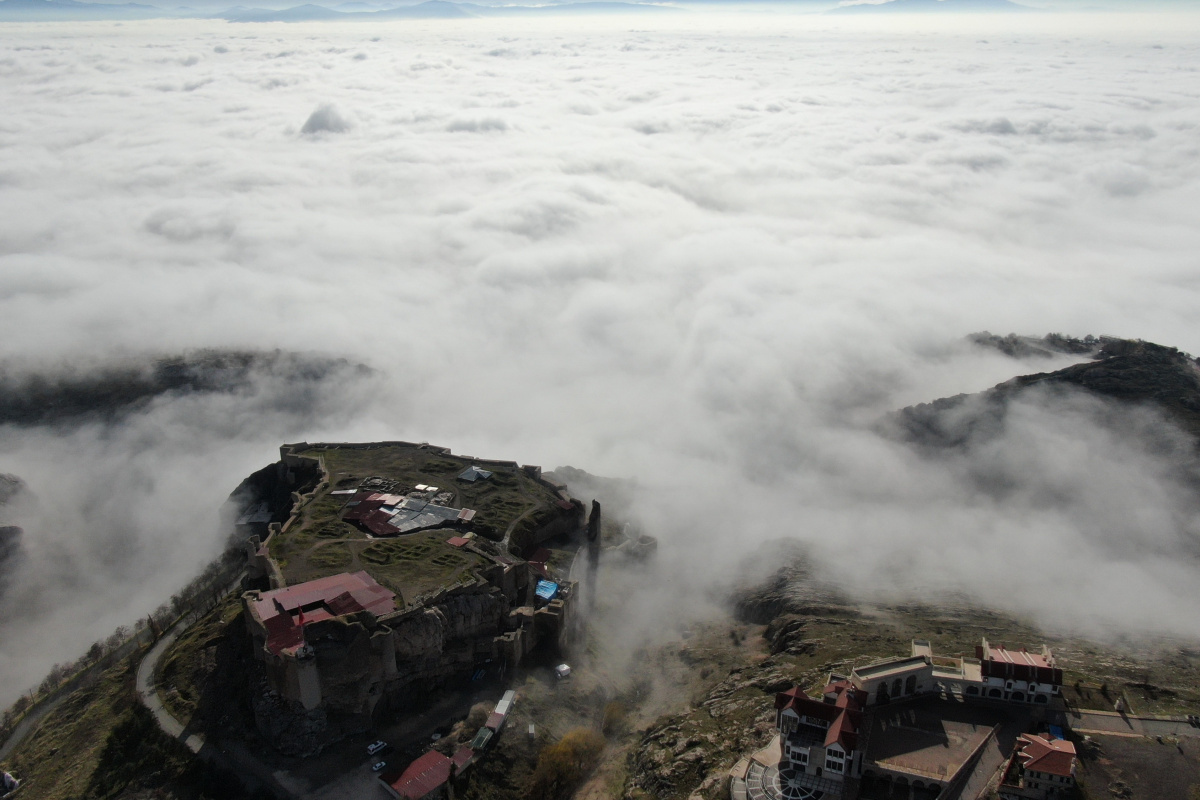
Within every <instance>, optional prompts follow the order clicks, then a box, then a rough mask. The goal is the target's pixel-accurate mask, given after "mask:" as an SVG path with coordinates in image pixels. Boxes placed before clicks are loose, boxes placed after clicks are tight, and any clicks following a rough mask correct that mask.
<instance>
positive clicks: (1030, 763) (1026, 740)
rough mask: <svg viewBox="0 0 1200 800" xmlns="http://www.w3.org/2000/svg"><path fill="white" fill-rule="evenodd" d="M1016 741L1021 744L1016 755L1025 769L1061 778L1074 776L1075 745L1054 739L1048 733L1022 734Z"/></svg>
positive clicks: (1064, 740)
mask: <svg viewBox="0 0 1200 800" xmlns="http://www.w3.org/2000/svg"><path fill="white" fill-rule="evenodd" d="M1017 741H1018V743H1020V744H1022V747H1021V750H1020V752H1019V753H1018V754H1017V755H1018V756H1019V757H1020V758H1021V764H1022V766H1024V767H1025V769H1027V770H1033V771H1035V772H1045V773H1047V774H1049V775H1058V776H1061V777H1063V778H1069V777H1071V776H1072V775H1074V774H1075V745H1073V744H1071V743H1070V742H1068V741H1067V740H1066V739H1055V738H1053V737H1052V736H1050V734H1048V733H1043V734H1040V735H1037V736H1034V735H1033V734H1029V733H1023V734H1021V736H1020V737H1019V738H1018V740H1017Z"/></svg>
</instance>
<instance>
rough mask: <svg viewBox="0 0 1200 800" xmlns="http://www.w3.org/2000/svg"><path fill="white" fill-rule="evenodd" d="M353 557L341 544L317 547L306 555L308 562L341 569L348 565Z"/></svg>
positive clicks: (330, 568) (331, 568)
mask: <svg viewBox="0 0 1200 800" xmlns="http://www.w3.org/2000/svg"><path fill="white" fill-rule="evenodd" d="M353 561H354V557H353V556H352V555H350V551H349V550H347V549H346V546H345V545H343V544H331V545H326V546H325V547H321V548H318V549H317V550H316V551H315V552H314V553H311V554H310V555H309V557H308V563H310V564H313V565H314V566H317V567H321V568H323V569H329V570H342V569H345V568H346V567H348V566H350V564H351V563H352V562H353Z"/></svg>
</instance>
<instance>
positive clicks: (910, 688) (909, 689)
mask: <svg viewBox="0 0 1200 800" xmlns="http://www.w3.org/2000/svg"><path fill="white" fill-rule="evenodd" d="M916 691H917V676H916V675H909V676H908V680H906V681H905V682H904V693H905V694H913V693H914V692H916Z"/></svg>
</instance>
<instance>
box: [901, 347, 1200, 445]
mask: <svg viewBox="0 0 1200 800" xmlns="http://www.w3.org/2000/svg"><path fill="white" fill-rule="evenodd" d="M1034 389H1037V390H1040V391H1041V392H1043V393H1044V394H1046V395H1048V396H1050V397H1054V396H1057V395H1065V394H1067V393H1069V392H1072V391H1074V392H1085V393H1087V394H1090V395H1092V396H1094V397H1097V398H1102V399H1106V400H1110V401H1115V402H1117V403H1122V404H1142V405H1150V406H1153V407H1156V408H1157V409H1159V410H1160V411H1162V412H1163V413H1164V414H1166V415H1167V416H1168V417H1169V418H1170V419H1172V420H1173V421H1174V422H1175V423H1176V424H1177V425H1179V426H1180V427H1181V428H1183V429H1184V430H1187V431H1189V432H1191V433H1192V434H1193V435H1195V436H1200V364H1198V363H1197V361H1196V360H1195V359H1193V358H1191V357H1190V356H1188V355H1187V354H1186V353H1182V352H1180V351H1179V350H1176V349H1175V348H1173V347H1163V346H1162V345H1157V344H1152V343H1151V342H1141V341H1130V340H1125V339H1105V340H1103V347H1101V348H1100V350H1099V352H1098V353H1096V354H1095V360H1093V361H1087V362H1085V363H1082V364H1074V365H1072V366H1069V367H1067V368H1065V369H1061V370H1058V371H1056V372H1045V373H1038V374H1034V375H1022V376H1020V377H1017V378H1013V379H1012V380H1009V381H1006V382H1004V383H1002V384H999V385H998V386H995V387H994V388H992V389H989V390H987V391H986V392H981V393H979V394H971V395H967V394H961V395H956V396H954V397H947V398H942V399H940V400H934V401H933V402H931V403H922V404H920V405H916V406H911V407H909V408H905V409H903V410H901V411H899V412H897V413H896V414H895V415H893V416H892V417H891V418H890V419H889V420H888V421H887V422H886V423H885V428H886V429H887V432H889V433H891V434H892V435H894V436H896V437H897V438H900V439H903V440H907V441H910V442H913V443H915V444H919V445H923V446H926V447H933V448H953V447H963V446H966V445H969V444H977V443H980V442H984V441H987V440H988V439H991V438H993V437H994V436H996V435H998V434H999V433H1000V432H1001V431H1002V430H1003V428H1004V422H1005V418H1006V415H1007V413H1008V406H1009V404H1010V403H1011V402H1013V401H1014V400H1016V399H1019V398H1021V397H1022V396H1025V395H1027V394H1028V393H1029V392H1030V391H1031V390H1034Z"/></svg>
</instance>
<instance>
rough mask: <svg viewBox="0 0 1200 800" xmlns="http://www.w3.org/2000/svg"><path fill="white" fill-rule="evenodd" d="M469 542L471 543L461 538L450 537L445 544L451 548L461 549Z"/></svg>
mask: <svg viewBox="0 0 1200 800" xmlns="http://www.w3.org/2000/svg"><path fill="white" fill-rule="evenodd" d="M469 541H471V540H470V539H464V538H463V537H461V536H451V537H450V538H449V539H447V540H446V544H448V545H451V546H453V547H462V546H463V545H465V544H466V543H467V542H469Z"/></svg>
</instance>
